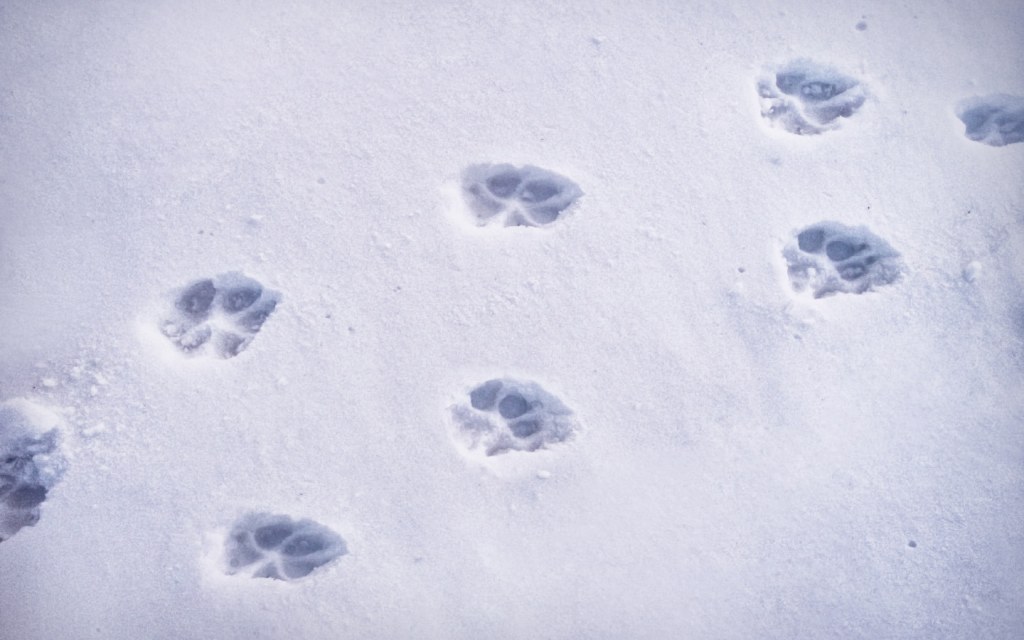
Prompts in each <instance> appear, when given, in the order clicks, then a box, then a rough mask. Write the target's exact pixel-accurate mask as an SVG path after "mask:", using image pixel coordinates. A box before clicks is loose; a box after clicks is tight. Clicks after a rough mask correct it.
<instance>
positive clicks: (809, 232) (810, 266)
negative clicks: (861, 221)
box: [783, 222, 902, 298]
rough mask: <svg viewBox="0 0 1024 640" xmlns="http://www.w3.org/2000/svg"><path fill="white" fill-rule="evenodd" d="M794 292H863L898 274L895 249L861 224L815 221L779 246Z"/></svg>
mask: <svg viewBox="0 0 1024 640" xmlns="http://www.w3.org/2000/svg"><path fill="white" fill-rule="evenodd" d="M783 255H784V256H785V258H786V262H787V263H788V272H789V279H790V282H791V283H792V285H793V289H794V290H795V291H797V292H803V291H808V290H809V291H811V292H812V293H813V294H814V297H815V298H822V297H824V296H828V295H832V294H835V293H864V292H865V291H869V290H871V289H872V288H874V287H875V286H880V285H886V284H891V283H893V282H895V281H896V280H897V279H899V277H900V273H901V271H902V264H901V262H900V260H899V253H897V252H896V251H895V250H893V248H892V247H890V246H889V244H888V243H887V242H885V241H884V240H882V239H881V238H879V237H878V236H876V235H874V234H873V233H871V232H870V231H868V230H867V229H866V228H864V227H859V228H853V227H847V226H845V225H842V224H839V223H838V222H819V223H818V224H815V225H811V226H809V227H807V228H806V229H804V230H802V231H800V232H799V233H798V234H797V235H796V238H795V242H791V243H790V244H789V246H787V247H786V248H785V249H784V250H783Z"/></svg>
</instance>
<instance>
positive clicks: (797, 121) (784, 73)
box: [757, 60, 866, 135]
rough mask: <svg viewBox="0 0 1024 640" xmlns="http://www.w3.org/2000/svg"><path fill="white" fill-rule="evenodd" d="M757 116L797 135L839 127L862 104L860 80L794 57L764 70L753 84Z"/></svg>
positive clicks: (816, 132) (863, 94) (863, 93)
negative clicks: (756, 100)
mask: <svg viewBox="0 0 1024 640" xmlns="http://www.w3.org/2000/svg"><path fill="white" fill-rule="evenodd" d="M757 92H758V95H759V96H760V98H761V115H762V116H764V118H765V120H767V121H768V123H769V124H771V125H772V126H775V127H781V128H782V129H785V130H786V131H789V132H790V133H795V134H797V135H813V134H818V133H823V132H825V131H828V130H830V129H836V128H838V127H839V123H840V121H839V119H840V118H849V117H850V116H852V115H853V114H854V113H856V112H857V110H858V109H860V107H861V105H863V104H864V100H865V99H866V94H865V92H864V88H863V87H862V86H861V84H860V82H858V81H857V80H856V79H854V78H851V77H850V76H847V75H844V74H842V73H840V72H839V71H837V70H835V69H833V68H831V67H827V66H824V65H821V64H818V63H816V62H813V61H811V60H794V61H792V62H790V63H788V64H786V65H783V66H781V67H778V68H775V69H771V70H768V71H766V72H765V73H764V75H763V76H762V77H761V79H760V80H759V81H758V83H757Z"/></svg>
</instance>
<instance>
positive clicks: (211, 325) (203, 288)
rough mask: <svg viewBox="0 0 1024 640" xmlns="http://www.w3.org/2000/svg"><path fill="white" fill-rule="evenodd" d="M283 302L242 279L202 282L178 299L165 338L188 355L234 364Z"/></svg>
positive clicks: (227, 277)
mask: <svg viewBox="0 0 1024 640" xmlns="http://www.w3.org/2000/svg"><path fill="white" fill-rule="evenodd" d="M280 299H281V296H280V294H278V293H277V292H275V291H270V290H268V289H264V288H263V285H261V284H260V283H259V282H257V281H256V280H253V279H252V278H249V277H247V276H245V275H242V274H241V273H225V274H221V275H219V276H217V277H215V278H206V279H203V280H197V281H195V282H193V283H192V284H190V285H188V286H187V287H185V288H184V289H182V290H180V291H178V292H176V293H175V295H174V311H173V313H172V314H171V315H170V316H169V317H168V318H167V319H166V320H165V321H164V322H163V325H162V327H161V329H162V331H163V334H164V335H165V336H167V338H168V339H170V341H171V342H173V343H174V344H175V345H176V346H177V347H178V349H180V350H181V352H182V353H184V354H186V355H190V356H194V355H201V354H202V355H212V356H215V357H218V358H233V357H235V356H237V355H238V354H240V353H241V352H242V351H244V350H245V348H246V347H248V346H249V343H250V342H252V340H253V338H254V337H255V336H256V334H257V333H259V331H260V329H261V328H262V327H263V323H264V322H266V321H267V318H268V317H270V314H271V313H272V312H273V311H274V309H275V308H276V307H277V303H278V302H279V301H280Z"/></svg>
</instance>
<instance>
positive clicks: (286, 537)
mask: <svg viewBox="0 0 1024 640" xmlns="http://www.w3.org/2000/svg"><path fill="white" fill-rule="evenodd" d="M346 553H348V548H347V547H346V545H345V541H344V540H343V539H342V537H341V536H339V535H338V534H337V533H335V532H334V531H332V530H331V529H329V528H327V527H325V526H324V525H322V524H320V523H318V522H315V521H313V520H308V519H302V520H293V519H292V518H290V517H289V516H286V515H276V514H270V513H249V514H247V515H245V516H242V517H241V518H240V519H239V520H238V521H237V522H236V523H235V525H234V526H233V527H232V529H231V531H230V533H229V534H228V537H227V540H226V541H225V547H224V567H225V569H224V571H225V573H226V574H228V575H245V576H249V577H252V578H271V579H274V580H284V581H292V580H298V579H299V578H304V577H306V576H308V575H309V574H311V573H313V571H315V570H317V569H319V568H320V567H322V566H324V565H327V564H329V563H331V562H333V561H334V560H336V559H338V558H340V557H341V556H343V555H345V554H346Z"/></svg>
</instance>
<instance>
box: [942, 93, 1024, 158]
mask: <svg viewBox="0 0 1024 640" xmlns="http://www.w3.org/2000/svg"><path fill="white" fill-rule="evenodd" d="M956 115H957V117H958V118H960V120H961V122H963V123H964V127H965V131H964V135H966V136H967V137H968V138H969V139H971V140H974V141H975V142H981V143H982V144H987V145H991V146H993V147H1002V146H1005V145H1008V144H1014V143H1016V142H1024V97H1021V96H1011V95H1006V94H995V95H990V96H984V97H974V98H968V99H967V100H963V101H961V102H960V104H958V105H957V109H956Z"/></svg>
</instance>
